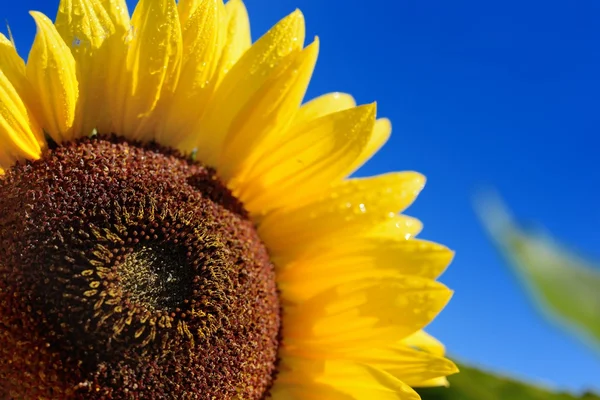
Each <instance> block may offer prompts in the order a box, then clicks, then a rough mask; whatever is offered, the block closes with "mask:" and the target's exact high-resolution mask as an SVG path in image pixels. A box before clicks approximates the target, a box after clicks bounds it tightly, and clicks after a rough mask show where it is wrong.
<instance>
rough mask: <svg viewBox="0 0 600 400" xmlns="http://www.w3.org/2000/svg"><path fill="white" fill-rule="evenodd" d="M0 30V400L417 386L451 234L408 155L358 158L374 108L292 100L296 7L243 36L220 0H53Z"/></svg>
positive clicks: (434, 345)
mask: <svg viewBox="0 0 600 400" xmlns="http://www.w3.org/2000/svg"><path fill="white" fill-rule="evenodd" d="M31 14H32V16H33V18H34V19H35V22H36V24H37V35H36V38H35V40H34V43H33V45H32V48H31V51H30V53H29V57H28V60H27V63H26V64H25V62H24V61H23V60H22V59H21V58H20V57H19V55H18V53H17V52H16V50H15V47H14V44H13V42H12V41H11V40H9V39H7V38H6V37H5V36H0V141H1V144H2V145H1V148H0V167H1V168H2V170H1V173H2V174H1V176H0V361H1V362H0V398H6V399H34V398H35V399H50V398H53V399H67V398H80V399H138V398H153V399H262V398H273V399H392V398H393V399H418V398H419V396H418V395H417V394H416V393H415V392H414V391H413V390H412V389H411V387H417V386H431V385H443V384H445V383H446V381H445V376H447V375H449V374H452V373H454V372H456V367H455V366H454V364H453V363H452V362H451V361H449V360H447V359H445V358H444V348H443V346H442V345H441V344H440V343H439V342H437V341H436V340H435V339H433V338H432V337H430V336H428V335H427V334H426V333H425V332H424V331H422V329H423V328H424V327H425V326H426V325H427V324H428V323H429V322H430V321H431V320H432V319H433V318H434V317H435V315H436V314H437V313H438V312H439V311H440V310H441V309H442V308H443V307H444V305H445V304H446V303H447V301H448V300H449V298H450V296H451V292H450V291H449V290H448V289H447V288H446V287H445V286H443V285H442V284H440V283H438V282H436V281H435V278H436V277H437V276H439V274H441V273H442V271H443V270H444V269H445V268H446V266H447V265H448V264H449V262H450V261H451V258H452V256H453V254H452V252H451V251H450V250H448V249H447V248H446V247H444V246H441V245H438V244H435V243H431V242H427V241H423V240H420V239H416V238H415V236H416V235H417V234H418V233H419V231H420V229H421V223H420V222H419V221H418V220H416V219H413V218H411V217H408V216H405V215H402V214H400V212H402V211H403V210H404V209H405V208H406V207H408V206H409V205H410V203H411V202H412V201H413V200H414V199H415V197H416V196H417V194H418V193H419V191H420V190H421V189H422V187H423V185H424V181H425V180H424V178H423V176H422V175H420V174H418V173H415V172H400V173H389V174H385V175H381V176H375V177H371V178H352V179H348V178H347V177H348V176H349V175H350V174H351V173H352V172H353V171H355V170H356V169H357V168H358V167H359V166H360V165H362V164H363V163H364V162H365V161H366V160H367V159H368V158H370V157H371V156H372V155H373V154H374V153H375V152H376V151H377V150H378V149H379V148H380V147H381V146H382V145H383V144H384V142H385V141H386V140H387V138H388V136H389V134H390V131H391V125H390V122H389V121H388V120H386V119H376V109H375V105H374V104H367V105H361V106H357V105H356V104H355V102H354V100H353V99H352V97H351V96H349V95H347V94H341V93H332V94H326V95H323V96H321V97H318V98H316V99H313V100H311V101H308V102H306V103H302V102H303V97H304V94H305V91H306V88H307V85H308V83H309V80H310V78H311V74H312V72H313V68H314V66H315V62H316V59H317V53H318V48H319V42H318V40H317V39H315V40H314V42H312V44H310V45H308V46H306V47H304V20H303V16H302V14H301V13H300V12H299V11H295V12H293V13H292V14H290V15H289V16H287V17H285V18H284V19H282V20H281V21H280V22H279V23H277V24H276V25H275V26H274V27H273V28H272V29H271V30H270V31H269V32H267V33H266V34H265V35H264V36H263V37H261V38H260V39H259V40H258V41H256V42H255V43H254V44H252V43H251V40H250V31H249V22H248V16H247V12H246V9H245V7H244V5H243V4H242V2H241V1H239V0H230V1H229V2H227V3H226V4H224V3H223V2H222V0H180V1H179V2H178V3H176V2H175V0H141V1H140V2H139V3H138V5H137V6H136V8H135V11H134V12H133V14H132V16H131V18H130V16H129V13H128V10H127V7H126V4H125V1H124V0H62V1H61V2H60V5H59V10H58V14H57V17H56V22H55V23H54V24H53V23H52V22H51V21H50V20H49V19H48V18H47V17H46V16H44V15H43V14H41V13H38V12H32V13H31Z"/></svg>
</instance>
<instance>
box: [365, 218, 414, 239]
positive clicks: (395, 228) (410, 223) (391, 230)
mask: <svg viewBox="0 0 600 400" xmlns="http://www.w3.org/2000/svg"><path fill="white" fill-rule="evenodd" d="M422 230H423V224H422V223H421V221H419V220H418V219H416V218H413V217H409V216H407V215H391V214H390V215H389V218H388V219H386V220H385V221H383V222H382V223H380V224H378V225H376V226H374V227H373V228H372V229H370V230H369V232H367V233H366V235H365V236H369V237H381V238H390V239H393V240H396V239H405V240H408V239H410V238H414V237H415V236H417V235H418V234H419V233H420V232H421V231H422Z"/></svg>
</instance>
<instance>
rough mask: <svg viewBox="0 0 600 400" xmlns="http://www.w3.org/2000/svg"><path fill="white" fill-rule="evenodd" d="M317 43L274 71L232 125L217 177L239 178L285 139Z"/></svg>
mask: <svg viewBox="0 0 600 400" xmlns="http://www.w3.org/2000/svg"><path fill="white" fill-rule="evenodd" d="M318 53H319V41H318V40H315V42H314V43H312V44H311V45H310V46H308V47H306V48H305V49H304V50H302V51H299V52H298V54H297V55H296V56H295V57H293V58H292V59H291V60H289V63H288V62H284V63H281V65H280V66H279V67H278V68H276V69H275V70H274V71H273V72H272V73H271V76H270V77H269V79H268V80H267V81H266V82H265V84H264V85H263V87H262V88H260V90H258V91H257V92H256V94H255V95H254V97H253V98H252V99H251V100H250V101H249V102H248V104H247V105H246V106H245V107H244V108H243V109H242V110H241V111H240V112H239V113H238V115H237V116H236V118H235V120H234V121H233V122H232V124H231V127H230V129H229V133H228V135H227V139H226V140H225V143H224V147H223V154H222V156H221V158H220V159H219V161H218V163H217V169H218V171H219V175H220V176H221V178H223V179H225V180H226V181H228V180H230V179H231V178H232V177H233V176H234V175H235V176H243V175H244V173H245V170H248V169H250V168H251V167H252V165H254V164H256V163H257V162H259V161H260V160H262V159H264V158H265V157H266V155H267V154H269V153H271V152H272V147H273V146H275V145H276V143H278V142H279V141H281V140H285V132H286V130H287V128H288V127H289V125H290V122H291V120H292V119H293V117H294V115H295V114H296V112H297V110H298V107H299V106H300V104H301V103H302V99H303V98H304V94H305V93H306V89H307V88H308V83H309V82H310V78H311V76H312V72H313V70H314V68H315V63H316V62H317V56H318Z"/></svg>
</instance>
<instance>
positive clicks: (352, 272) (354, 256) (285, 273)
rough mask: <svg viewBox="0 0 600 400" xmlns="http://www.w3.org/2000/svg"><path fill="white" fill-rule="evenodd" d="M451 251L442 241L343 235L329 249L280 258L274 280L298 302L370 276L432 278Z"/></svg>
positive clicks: (451, 255) (444, 263) (450, 259)
mask: <svg viewBox="0 0 600 400" xmlns="http://www.w3.org/2000/svg"><path fill="white" fill-rule="evenodd" d="M453 255H454V253H453V252H452V251H450V250H449V249H448V248H446V247H444V246H442V245H439V244H437V243H432V242H427V241H422V240H381V239H378V238H368V237H367V238H361V239H354V240H347V239H343V240H339V241H338V244H337V245H335V244H334V245H332V246H331V248H329V249H326V250H324V249H322V248H320V249H319V251H308V252H306V253H304V254H302V255H301V256H299V257H296V258H294V259H293V260H292V261H290V262H289V263H287V264H282V263H281V262H279V263H278V265H277V267H278V271H277V281H278V286H279V288H280V289H282V290H285V296H286V298H288V299H293V301H295V302H299V301H304V300H307V299H309V298H311V297H313V296H315V295H316V294H318V293H320V292H322V291H325V290H327V289H329V288H331V287H335V286H338V285H341V284H349V283H351V282H360V281H362V280H364V279H369V278H379V279H394V278H399V277H402V276H406V275H410V276H420V277H424V278H431V279H433V278H436V277H437V276H439V275H440V274H441V273H442V272H443V271H444V270H445V269H446V267H447V266H448V265H449V264H450V262H451V261H452V258H453ZM275 259H276V258H275Z"/></svg>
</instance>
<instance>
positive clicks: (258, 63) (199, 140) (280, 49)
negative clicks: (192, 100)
mask: <svg viewBox="0 0 600 400" xmlns="http://www.w3.org/2000/svg"><path fill="white" fill-rule="evenodd" d="M303 43H304V17H303V16H302V13H300V12H299V11H296V12H294V13H292V14H290V15H289V16H287V17H286V18H284V19H283V20H281V21H280V22H279V23H278V24H277V25H275V26H274V27H273V28H271V30H270V31H269V32H267V33H266V34H265V35H264V36H263V37H262V38H260V39H259V40H258V41H257V42H256V43H255V44H254V45H253V46H252V47H251V48H250V49H249V50H248V51H247V52H246V53H245V54H244V55H243V56H242V58H241V59H240V60H239V61H238V62H237V63H236V64H235V65H234V66H233V68H232V69H231V71H229V73H227V75H225V78H224V79H223V81H222V82H221V84H220V85H219V88H218V90H217V92H216V93H215V95H214V96H213V98H212V100H211V101H210V103H209V104H208V107H207V109H206V110H205V112H204V115H203V117H202V118H201V120H200V121H199V123H198V126H197V127H196V128H195V129H194V132H199V133H201V135H200V136H199V137H193V138H190V139H191V140H193V141H194V142H195V144H196V145H197V146H198V153H197V156H198V159H199V160H201V161H202V162H204V163H206V164H208V165H211V166H215V165H216V162H217V160H218V157H219V155H220V154H221V150H222V146H223V141H224V140H225V136H226V134H227V132H228V131H229V128H230V126H231V123H232V122H233V120H234V119H235V117H236V115H237V114H238V113H239V112H240V110H242V108H243V107H244V106H246V104H248V102H249V101H251V100H252V99H253V97H254V95H255V93H256V92H257V91H258V90H260V88H261V87H262V86H263V84H264V82H265V81H266V80H267V79H268V78H269V77H270V76H271V71H273V70H274V69H275V68H277V66H278V65H279V64H280V63H281V62H282V61H283V60H285V59H286V58H287V56H288V55H290V54H291V53H293V52H294V51H296V50H299V49H301V48H302V47H303ZM184 147H188V144H185V145H184ZM191 147H194V146H191Z"/></svg>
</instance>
